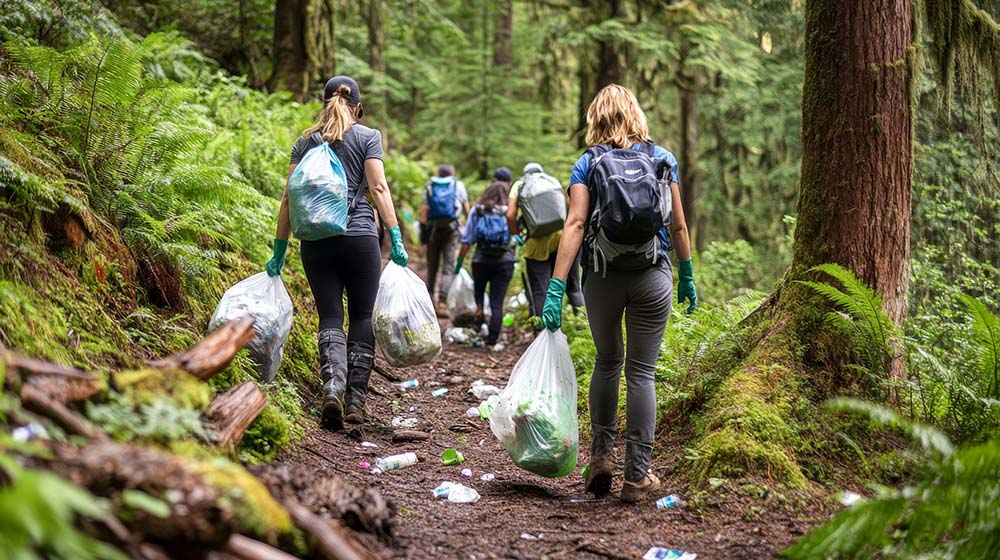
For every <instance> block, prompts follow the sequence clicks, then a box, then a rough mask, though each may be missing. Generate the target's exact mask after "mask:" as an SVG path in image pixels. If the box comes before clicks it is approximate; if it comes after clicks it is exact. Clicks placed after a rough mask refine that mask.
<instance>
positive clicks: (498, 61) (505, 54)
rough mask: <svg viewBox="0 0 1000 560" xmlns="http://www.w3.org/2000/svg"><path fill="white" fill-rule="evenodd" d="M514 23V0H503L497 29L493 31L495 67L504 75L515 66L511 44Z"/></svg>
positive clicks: (498, 15)
mask: <svg viewBox="0 0 1000 560" xmlns="http://www.w3.org/2000/svg"><path fill="white" fill-rule="evenodd" d="M513 21H514V2H513V0H501V1H500V12H499V13H498V14H497V19H496V27H495V28H494V30H493V66H494V67H496V68H497V69H499V71H500V72H502V73H504V74H506V73H508V72H509V70H510V67H511V65H513V64H514V49H513V44H512V43H511V36H512V25H513Z"/></svg>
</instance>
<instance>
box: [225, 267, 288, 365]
mask: <svg viewBox="0 0 1000 560" xmlns="http://www.w3.org/2000/svg"><path fill="white" fill-rule="evenodd" d="M246 315H250V316H251V317H253V318H254V323H253V331H254V335H255V336H254V338H253V340H251V341H250V342H249V343H248V344H247V348H248V349H249V350H250V359H252V360H253V362H254V364H255V365H256V366H257V373H258V374H260V381H261V382H263V383H270V382H271V381H273V380H274V376H275V375H276V374H277V373H278V367H279V366H280V365H281V355H282V354H283V352H284V346H285V339H286V338H288V332H289V331H291V330H292V299H291V298H290V297H288V291H287V290H285V284H284V283H283V282H282V281H281V276H275V277H274V278H272V277H270V276H268V275H267V273H266V272H260V273H258V274H254V275H253V276H251V277H249V278H246V279H245V280H241V281H240V282H238V283H237V284H235V285H234V286H232V287H231V288H229V289H228V290H226V293H225V294H223V295H222V299H221V300H219V305H218V306H216V308H215V313H213V314H212V319H211V320H210V321H209V322H208V330H209V331H213V330H215V329H217V328H219V327H221V326H222V325H225V324H226V323H228V322H230V321H233V320H235V319H239V318H240V317H244V316H246Z"/></svg>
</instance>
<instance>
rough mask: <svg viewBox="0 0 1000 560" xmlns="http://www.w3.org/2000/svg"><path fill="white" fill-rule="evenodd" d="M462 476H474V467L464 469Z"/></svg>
mask: <svg viewBox="0 0 1000 560" xmlns="http://www.w3.org/2000/svg"><path fill="white" fill-rule="evenodd" d="M462 478H472V469H462Z"/></svg>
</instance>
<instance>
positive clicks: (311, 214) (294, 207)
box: [288, 142, 349, 241]
mask: <svg viewBox="0 0 1000 560" xmlns="http://www.w3.org/2000/svg"><path fill="white" fill-rule="evenodd" d="M348 192H349V191H348V188H347V174H346V173H345V172H344V166H343V164H342V163H341V162H340V158H339V157H337V154H336V153H334V151H333V150H332V149H330V145H329V144H327V143H326V142H324V143H322V144H320V145H319V146H316V147H315V148H312V149H311V150H309V151H308V152H306V155H304V156H303V157H302V160H301V161H300V162H299V164H298V165H296V166H295V171H293V172H292V176H291V177H289V179H288V217H289V221H290V222H291V224H292V233H294V234H295V237H297V238H299V239H305V240H307V241H315V240H317V239H325V238H327V237H333V236H335V235H340V234H342V233H344V232H345V231H347V210H348V200H347V199H348Z"/></svg>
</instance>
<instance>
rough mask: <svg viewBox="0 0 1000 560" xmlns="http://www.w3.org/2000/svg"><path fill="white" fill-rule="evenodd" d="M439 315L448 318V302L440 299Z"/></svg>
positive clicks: (438, 305)
mask: <svg viewBox="0 0 1000 560" xmlns="http://www.w3.org/2000/svg"><path fill="white" fill-rule="evenodd" d="M437 316H438V317H440V318H442V319H447V318H448V304H446V303H445V302H443V301H439V302H438V304H437Z"/></svg>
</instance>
